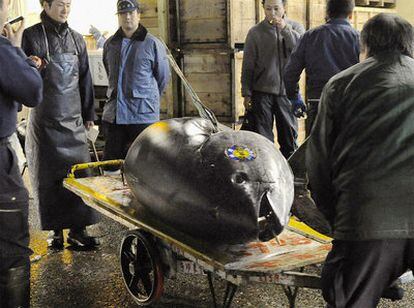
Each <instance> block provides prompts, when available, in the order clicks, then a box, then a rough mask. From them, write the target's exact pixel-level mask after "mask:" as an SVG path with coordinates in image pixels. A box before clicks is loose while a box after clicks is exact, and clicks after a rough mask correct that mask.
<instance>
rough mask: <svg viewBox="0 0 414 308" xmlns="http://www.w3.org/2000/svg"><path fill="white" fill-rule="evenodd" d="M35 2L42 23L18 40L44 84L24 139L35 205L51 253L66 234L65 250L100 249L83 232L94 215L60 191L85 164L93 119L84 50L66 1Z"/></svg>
mask: <svg viewBox="0 0 414 308" xmlns="http://www.w3.org/2000/svg"><path fill="white" fill-rule="evenodd" d="M40 2H41V4H42V5H43V9H44V10H43V12H42V14H41V16H40V17H41V22H40V23H38V24H36V25H34V26H32V27H30V28H28V29H26V30H25V32H24V34H23V49H24V51H25V52H26V54H27V55H28V56H30V57H31V58H32V59H34V60H35V61H36V63H37V64H38V67H39V69H40V72H41V75H42V77H43V81H44V93H43V96H44V99H43V102H42V104H41V105H40V106H39V107H38V108H35V109H34V110H33V112H31V114H30V121H29V125H28V128H27V129H28V131H27V137H26V154H27V162H28V167H29V172H30V175H31V184H32V188H33V194H34V199H35V203H36V204H37V205H38V207H39V211H40V221H41V225H42V228H43V230H52V231H51V232H50V234H49V238H48V244H49V246H50V247H52V248H56V249H62V248H63V233H62V230H63V229H66V228H69V229H70V231H69V234H68V239H67V242H68V243H69V244H72V245H78V246H85V247H94V246H96V245H98V244H99V243H98V241H97V239H95V238H94V237H91V236H89V235H88V234H87V232H86V226H88V225H91V224H94V223H96V222H97V220H98V217H97V214H96V212H95V211H94V210H92V209H91V208H89V207H87V206H86V205H85V204H84V203H83V201H82V200H81V199H80V198H79V197H77V196H76V195H75V194H73V193H71V192H69V191H68V190H66V189H65V188H64V187H63V185H62V180H63V178H64V177H65V176H66V174H67V172H68V170H70V167H71V166H72V165H74V164H77V163H84V162H88V161H90V155H89V149H88V144H87V140H86V130H85V129H88V128H89V127H90V126H92V125H93V120H94V117H95V113H94V93H93V85H92V78H91V74H90V71H89V63H88V55H87V51H86V44H85V41H84V40H83V37H82V35H81V34H79V33H77V32H75V31H74V30H72V29H71V28H69V26H68V23H67V18H68V15H69V13H70V8H71V0H41V1H40Z"/></svg>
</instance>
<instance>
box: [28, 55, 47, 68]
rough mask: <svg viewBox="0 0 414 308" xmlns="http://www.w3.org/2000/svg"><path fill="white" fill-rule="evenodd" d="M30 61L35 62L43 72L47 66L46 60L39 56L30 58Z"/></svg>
mask: <svg viewBox="0 0 414 308" xmlns="http://www.w3.org/2000/svg"><path fill="white" fill-rule="evenodd" d="M29 58H30V60H32V61H33V62H34V64H35V65H36V68H37V69H38V70H39V71H41V70H42V69H44V68H45V66H46V65H47V61H46V60H45V59H41V58H39V57H38V56H29Z"/></svg>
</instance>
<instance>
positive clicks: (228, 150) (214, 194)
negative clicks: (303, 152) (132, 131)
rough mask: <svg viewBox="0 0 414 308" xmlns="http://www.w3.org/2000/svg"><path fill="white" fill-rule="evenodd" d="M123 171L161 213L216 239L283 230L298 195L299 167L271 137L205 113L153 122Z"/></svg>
mask: <svg viewBox="0 0 414 308" xmlns="http://www.w3.org/2000/svg"><path fill="white" fill-rule="evenodd" d="M125 175H126V180H127V182H128V184H129V186H130V188H131V189H132V192H133V193H134V195H135V197H136V198H137V200H138V201H139V202H140V203H141V204H142V205H143V206H145V207H146V208H147V209H148V210H150V211H151V212H152V213H153V214H154V215H156V216H157V218H158V219H159V220H160V221H163V222H165V223H166V224H168V225H170V226H172V227H174V228H176V229H178V230H181V231H183V232H185V233H187V234H189V235H191V236H193V237H196V238H202V239H204V240H208V241H211V242H214V243H216V244H236V243H245V242H247V241H251V240H257V239H260V240H267V239H269V238H270V237H273V236H274V235H277V234H279V233H280V232H281V231H282V229H283V227H284V226H285V225H286V224H287V223H288V219H289V212H290V208H291V205H292V202H293V196H294V185H293V174H292V172H291V170H290V167H289V165H288V163H287V161H286V160H285V159H284V157H283V156H282V155H281V153H280V152H279V151H278V150H277V149H276V148H275V146H274V144H273V143H271V142H270V141H268V140H267V139H266V138H264V137H262V136H260V135H258V134H256V133H252V132H247V131H238V132H236V131H233V130H230V129H229V130H224V131H220V132H217V130H216V129H215V127H214V126H213V124H211V122H210V121H208V120H205V119H202V118H182V119H171V120H167V121H161V122H158V123H156V124H154V125H152V126H150V127H149V128H147V129H146V130H145V131H144V132H143V133H142V134H141V135H140V136H139V137H138V138H137V139H136V140H135V142H134V143H133V144H132V146H131V148H130V150H129V152H128V155H127V157H126V160H125ZM269 235H270V236H269Z"/></svg>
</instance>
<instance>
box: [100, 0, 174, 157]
mask: <svg viewBox="0 0 414 308" xmlns="http://www.w3.org/2000/svg"><path fill="white" fill-rule="evenodd" d="M117 15H118V22H119V26H120V28H119V29H118V31H117V32H116V33H115V34H114V35H113V36H112V37H110V38H109V39H108V41H107V42H106V43H105V46H104V51H103V62H104V65H105V69H106V72H107V74H108V79H109V88H108V102H107V103H106V104H105V106H104V111H103V117H102V119H103V121H104V124H105V125H106V127H107V130H106V145H105V151H104V159H105V160H110V159H119V158H124V157H125V155H126V153H127V151H128V148H129V146H130V144H131V143H132V142H133V141H134V140H135V138H136V137H137V136H138V135H139V134H140V133H141V132H142V131H143V130H144V129H145V128H146V127H148V126H149V125H151V124H152V123H154V122H157V121H158V120H159V117H160V96H161V94H162V92H163V91H164V89H165V87H166V85H167V83H168V81H169V78H170V68H169V64H168V59H167V55H166V50H165V47H164V46H163V44H162V43H161V42H160V41H159V40H158V39H157V38H155V37H154V36H153V35H151V34H150V33H148V31H147V29H146V28H145V27H144V26H142V25H141V24H140V17H141V5H140V4H139V3H138V2H137V1H136V0H118V3H117Z"/></svg>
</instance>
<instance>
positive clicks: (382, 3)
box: [355, 0, 397, 8]
mask: <svg viewBox="0 0 414 308" xmlns="http://www.w3.org/2000/svg"><path fill="white" fill-rule="evenodd" d="M396 2H397V0H356V1H355V3H356V5H360V6H373V7H388V8H394V7H395V5H396Z"/></svg>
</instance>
